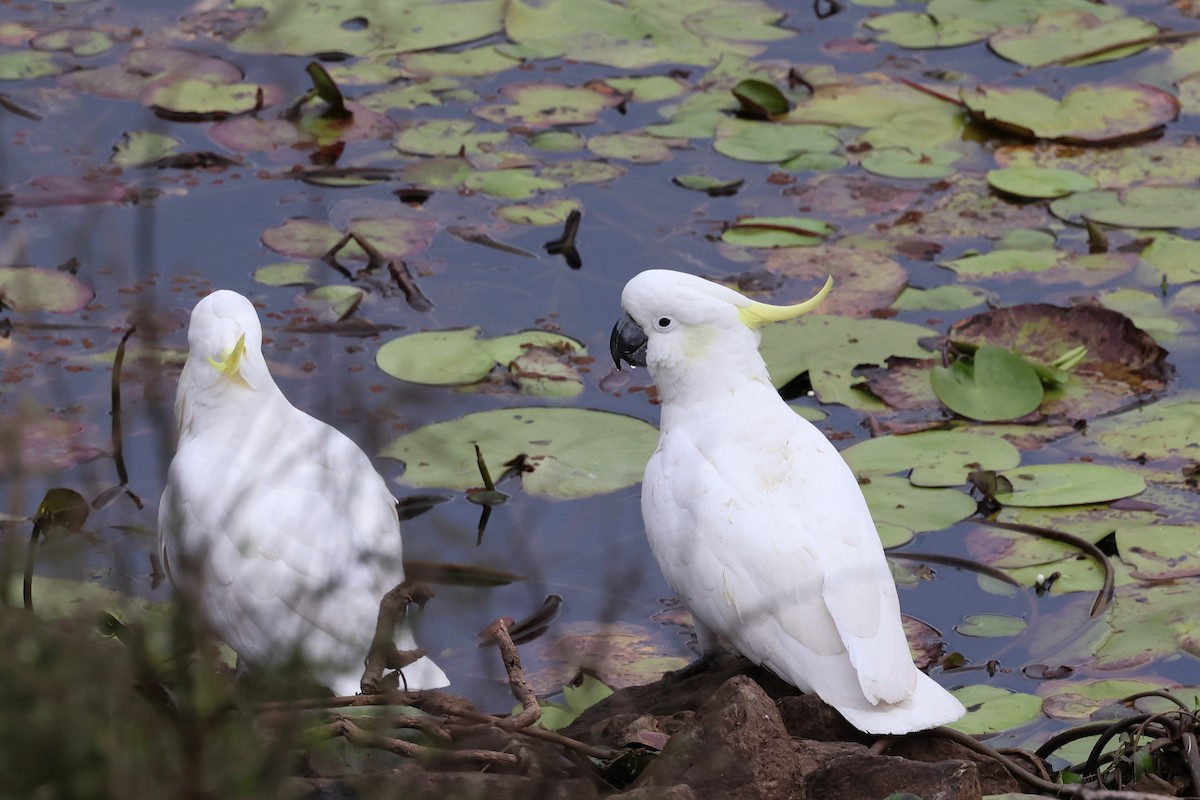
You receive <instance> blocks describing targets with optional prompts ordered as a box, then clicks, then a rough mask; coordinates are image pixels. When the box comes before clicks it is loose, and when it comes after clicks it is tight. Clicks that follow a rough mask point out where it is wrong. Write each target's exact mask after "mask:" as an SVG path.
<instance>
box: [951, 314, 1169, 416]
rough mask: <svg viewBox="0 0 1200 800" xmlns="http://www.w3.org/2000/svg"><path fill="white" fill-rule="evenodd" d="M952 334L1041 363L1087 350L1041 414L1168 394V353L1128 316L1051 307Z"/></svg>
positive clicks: (975, 323)
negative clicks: (1069, 352) (1160, 393)
mask: <svg viewBox="0 0 1200 800" xmlns="http://www.w3.org/2000/svg"><path fill="white" fill-rule="evenodd" d="M949 337H950V339H951V340H953V341H961V342H966V343H969V344H974V345H984V344H991V345H994V346H996V347H1002V348H1005V349H1008V350H1013V351H1014V352H1017V353H1020V354H1021V355H1022V356H1024V357H1026V358H1028V359H1031V360H1033V361H1036V362H1040V363H1041V364H1052V363H1053V362H1054V361H1055V359H1057V358H1059V357H1060V356H1062V355H1063V354H1064V353H1066V352H1067V351H1069V350H1072V349H1074V348H1076V347H1079V346H1081V345H1082V346H1083V347H1086V348H1087V352H1086V355H1085V356H1084V358H1083V360H1082V361H1081V362H1080V363H1079V364H1078V366H1077V367H1076V368H1075V370H1074V373H1073V375H1072V376H1071V377H1070V379H1069V380H1068V381H1067V382H1066V383H1064V384H1062V385H1060V386H1058V387H1055V388H1053V389H1051V390H1049V391H1047V393H1046V400H1045V402H1044V403H1043V404H1042V406H1041V408H1040V411H1041V413H1042V414H1044V415H1047V416H1053V415H1059V414H1061V415H1064V416H1067V417H1069V418H1072V419H1090V418H1092V417H1096V416H1100V415H1103V414H1108V413H1111V412H1113V411H1116V410H1118V409H1121V408H1124V407H1128V406H1130V405H1133V404H1135V403H1137V402H1139V397H1141V396H1145V395H1147V394H1152V393H1154V392H1158V391H1161V390H1162V389H1163V388H1164V386H1165V385H1166V382H1167V380H1168V379H1169V377H1170V375H1171V373H1172V371H1173V370H1172V368H1171V366H1170V365H1169V364H1167V363H1166V355H1167V353H1166V351H1165V350H1163V349H1162V348H1161V347H1159V346H1158V345H1157V344H1156V343H1155V341H1154V339H1153V338H1152V337H1151V336H1149V335H1147V334H1146V333H1145V332H1143V331H1140V330H1138V329H1137V328H1136V327H1135V326H1134V325H1133V323H1132V322H1130V321H1129V319H1128V318H1126V317H1125V316H1124V315H1122V314H1118V313H1117V312H1115V311H1110V310H1109V309H1106V308H1099V307H1096V306H1086V305H1085V306H1075V307H1073V308H1059V307H1057V306H1052V305H1048V304H1045V303H1024V304H1021V305H1016V306H1011V307H1009V308H1001V309H996V310H993V311H986V312H984V313H982V314H977V315H975V316H973V317H968V318H967V319H964V320H962V321H960V322H958V323H956V324H955V325H953V326H952V327H951V328H950V332H949Z"/></svg>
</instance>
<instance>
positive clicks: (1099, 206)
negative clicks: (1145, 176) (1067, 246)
mask: <svg viewBox="0 0 1200 800" xmlns="http://www.w3.org/2000/svg"><path fill="white" fill-rule="evenodd" d="M1050 210H1051V211H1052V212H1053V213H1054V216H1056V217H1058V218H1059V219H1062V220H1065V221H1067V222H1077V223H1081V222H1082V220H1091V221H1092V222H1098V223H1101V224H1104V225H1116V226H1118V227H1122V228H1196V227H1200V190H1197V189H1196V188H1194V187H1192V186H1137V187H1134V188H1132V189H1123V190H1115V189H1098V190H1096V191H1093V192H1082V193H1080V194H1073V195H1071V196H1070V197H1064V198H1062V199H1059V200H1055V201H1054V202H1053V203H1051V204H1050Z"/></svg>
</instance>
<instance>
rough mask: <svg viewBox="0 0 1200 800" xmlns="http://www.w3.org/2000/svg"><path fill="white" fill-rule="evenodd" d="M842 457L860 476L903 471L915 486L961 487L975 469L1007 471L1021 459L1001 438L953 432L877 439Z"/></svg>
mask: <svg viewBox="0 0 1200 800" xmlns="http://www.w3.org/2000/svg"><path fill="white" fill-rule="evenodd" d="M842 457H843V458H845V459H846V461H847V463H849V464H850V466H851V467H852V468H853V469H854V471H855V472H856V473H858V474H859V475H887V474H889V473H897V472H903V473H908V480H909V482H910V483H912V484H913V485H914V486H961V485H962V484H965V483H966V482H967V474H968V473H970V472H972V471H974V470H979V469H994V470H1003V469H1008V468H1010V467H1015V466H1016V465H1017V464H1018V463H1020V460H1021V454H1020V452H1019V451H1018V450H1017V448H1016V447H1014V446H1013V445H1012V444H1011V443H1009V442H1008V441H1007V440H1005V439H1002V438H1000V437H998V436H983V435H979V434H974V433H967V432H952V431H922V432H920V433H911V434H905V435H903V436H896V435H893V436H877V437H875V438H874V439H868V440H866V441H865V442H859V443H858V444H855V445H852V446H850V447H848V448H846V449H845V450H843V451H842Z"/></svg>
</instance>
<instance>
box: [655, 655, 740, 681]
mask: <svg viewBox="0 0 1200 800" xmlns="http://www.w3.org/2000/svg"><path fill="white" fill-rule="evenodd" d="M736 658H737V656H735V655H733V654H732V653H722V652H719V651H716V650H709V651H707V652H705V653H704V654H703V655H701V656H700V657H699V658H697V659H696V660H695V661H692V662H691V663H690V664H688V665H686V666H683V667H680V668H679V669H676V670H671V671H670V672H664V673H663V676H662V682H663V685H664V686H670V685H671V684H675V683H679V682H680V681H685V680H687V679H688V678H694V677H696V676H697V675H700V674H702V673H705V672H710V671H713V670H716V669H718V668H720V666H721V665H722V664H725V663H728V662H729V661H732V660H734V659H736Z"/></svg>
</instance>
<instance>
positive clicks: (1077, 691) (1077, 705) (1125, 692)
mask: <svg viewBox="0 0 1200 800" xmlns="http://www.w3.org/2000/svg"><path fill="white" fill-rule="evenodd" d="M1172 688H1173V687H1172V684H1171V683H1170V682H1169V681H1165V680H1158V681H1150V680H1111V679H1090V680H1078V679H1072V680H1069V681H1047V682H1046V683H1043V684H1042V685H1041V686H1039V687H1038V694H1039V695H1040V696H1041V697H1043V698H1045V699H1044V700H1043V701H1042V711H1044V712H1045V713H1046V716H1048V717H1051V718H1052V719H1070V720H1078V721H1080V722H1085V721H1087V720H1090V719H1092V718H1093V715H1094V714H1095V713H1096V712H1097V711H1099V710H1100V709H1103V708H1109V709H1112V710H1113V711H1117V701H1118V700H1120V699H1121V698H1123V697H1128V696H1129V695H1132V694H1140V693H1142V692H1152V691H1156V690H1159V691H1161V690H1166V691H1171V689H1172ZM1185 697H1186V695H1185ZM1185 702H1186V700H1185ZM1138 707H1139V708H1142V709H1144V710H1148V711H1155V712H1158V713H1165V712H1167V711H1174V710H1177V709H1178V706H1176V705H1175V704H1174V703H1172V702H1171V701H1170V700H1167V699H1166V698H1159V697H1143V698H1141V699H1140V700H1138ZM1123 711H1124V710H1123V709H1122V710H1121V713H1123ZM1055 753H1056V755H1060V756H1061V754H1060V753H1058V751H1055ZM1084 757H1085V758H1086V753H1085V756H1084Z"/></svg>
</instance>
